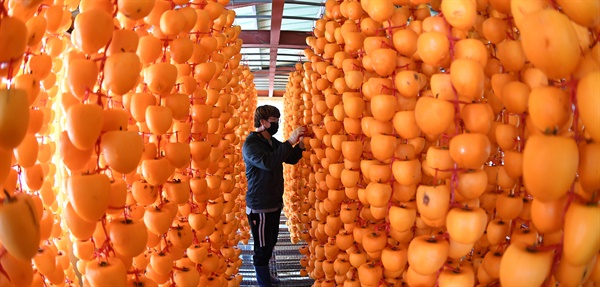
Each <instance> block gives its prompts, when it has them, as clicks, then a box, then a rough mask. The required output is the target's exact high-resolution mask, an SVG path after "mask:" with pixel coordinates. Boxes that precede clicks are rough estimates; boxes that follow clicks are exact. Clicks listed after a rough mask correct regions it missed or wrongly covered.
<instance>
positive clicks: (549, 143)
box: [286, 0, 600, 286]
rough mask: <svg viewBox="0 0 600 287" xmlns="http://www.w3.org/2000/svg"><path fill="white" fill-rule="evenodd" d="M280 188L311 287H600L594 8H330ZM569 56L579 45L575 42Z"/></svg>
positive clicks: (306, 70)
mask: <svg viewBox="0 0 600 287" xmlns="http://www.w3.org/2000/svg"><path fill="white" fill-rule="evenodd" d="M325 9H326V13H325V15H324V16H323V19H320V20H318V21H316V24H315V28H314V30H313V36H311V37H308V38H307V44H308V45H309V46H310V49H307V50H305V56H306V57H307V58H308V59H309V62H307V63H304V64H303V65H297V70H296V71H295V72H293V73H291V74H290V80H289V84H288V91H287V93H286V112H287V113H288V118H287V119H286V121H289V122H290V123H292V125H307V126H308V127H309V128H310V129H311V130H312V132H313V133H314V134H313V136H312V137H311V138H310V139H307V140H306V141H307V146H308V147H309V150H308V153H306V154H305V156H304V159H303V161H304V162H303V163H301V164H300V165H299V166H298V168H295V167H294V168H290V169H289V170H288V173H287V174H286V176H287V177H288V181H289V184H288V185H287V186H286V188H287V191H286V197H288V199H287V202H288V205H289V206H288V217H289V218H290V221H289V225H290V230H291V231H292V233H293V234H292V238H296V239H301V240H304V241H305V242H306V244H307V245H306V246H303V247H301V248H300V250H301V252H302V253H304V254H306V258H305V259H303V261H302V262H301V263H302V264H303V266H305V267H306V269H305V270H303V274H308V275H310V276H311V277H312V278H314V279H315V280H316V281H315V285H316V286H335V285H342V284H343V286H382V285H384V286H402V284H408V285H409V286H475V285H478V284H479V285H494V286H495V285H503V286H515V285H528V286H540V285H543V284H544V285H546V286H550V285H553V286H571V285H583V286H593V285H594V284H598V282H600V263H599V262H598V261H597V257H598V252H599V249H600V208H599V207H598V202H599V199H600V198H599V197H598V192H599V191H600V157H599V155H600V142H599V140H600V133H599V132H600V103H599V102H600V98H599V97H598V96H597V95H598V91H599V90H600V86H599V85H600V46H599V45H598V33H599V32H600V14H598V12H599V11H600V7H599V6H598V5H596V4H592V3H591V2H588V1H500V0H488V1H471V0H441V1H439V0H437V1H427V0H423V1H421V0H381V1H375V0H366V1H365V0H363V1H353V0H345V1H327V2H326V4H325ZM567 39H568V40H567Z"/></svg>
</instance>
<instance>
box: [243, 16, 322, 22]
mask: <svg viewBox="0 0 600 287" xmlns="http://www.w3.org/2000/svg"><path fill="white" fill-rule="evenodd" d="M271 16H272V15H236V16H235V18H236V19H269V18H271ZM282 19H290V20H301V21H317V20H319V19H320V18H315V17H305V16H282Z"/></svg>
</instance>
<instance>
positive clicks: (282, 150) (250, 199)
mask: <svg viewBox="0 0 600 287" xmlns="http://www.w3.org/2000/svg"><path fill="white" fill-rule="evenodd" d="M280 116H281V115H280V113H279V110H278V109H277V108H276V107H274V106H269V105H264V106H260V107H258V108H256V111H255V112H254V127H255V128H256V132H252V133H250V134H249V135H248V137H247V138H246V141H245V142H244V146H243V148H242V155H243V157H244V162H245V163H246V178H247V180H248V192H247V193H246V214H247V215H248V221H249V223H250V227H251V229H252V238H253V239H254V255H253V256H252V259H253V264H254V270H255V271H256V279H257V281H258V284H259V285H260V286H261V287H263V286H273V285H272V284H273V283H275V284H277V283H278V279H277V277H274V278H273V280H271V279H272V278H271V274H270V272H269V260H270V259H271V256H272V254H273V248H274V247H275V244H276V243H277V236H278V235H279V218H280V216H281V209H282V208H283V163H284V162H285V163H288V164H296V163H297V162H298V161H299V160H300V159H301V158H302V150H304V143H303V141H302V140H301V139H302V137H303V135H304V132H305V130H306V129H305V128H304V127H299V128H297V129H295V130H294V131H293V132H292V134H291V135H290V137H289V139H288V140H287V141H285V142H283V143H282V142H280V141H278V140H277V139H276V138H274V137H273V135H275V134H276V133H277V129H278V128H279V117H280ZM298 142H299V144H297V143H298ZM296 144H297V145H296ZM294 145H296V146H294Z"/></svg>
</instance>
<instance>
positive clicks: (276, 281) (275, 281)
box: [271, 274, 281, 285]
mask: <svg viewBox="0 0 600 287" xmlns="http://www.w3.org/2000/svg"><path fill="white" fill-rule="evenodd" d="M271 283H273V285H279V283H281V280H279V278H278V277H277V274H271Z"/></svg>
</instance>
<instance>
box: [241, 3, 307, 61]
mask: <svg viewBox="0 0 600 287" xmlns="http://www.w3.org/2000/svg"><path fill="white" fill-rule="evenodd" d="M273 5H275V4H273ZM279 23H281V20H280V21H279ZM271 28H273V26H272V25H271ZM279 28H281V24H280V25H279ZM274 33H275V29H272V30H271V31H269V30H242V32H241V33H240V35H239V36H238V39H242V41H244V42H243V43H244V44H243V46H242V47H244V48H275V50H277V48H289V49H305V48H306V47H307V45H306V37H308V36H310V35H311V33H309V32H301V31H279V32H278V33H277V39H273V34H274ZM271 40H275V41H271ZM277 41H278V42H277ZM276 52H277V51H276ZM269 55H271V53H269Z"/></svg>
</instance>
